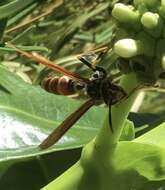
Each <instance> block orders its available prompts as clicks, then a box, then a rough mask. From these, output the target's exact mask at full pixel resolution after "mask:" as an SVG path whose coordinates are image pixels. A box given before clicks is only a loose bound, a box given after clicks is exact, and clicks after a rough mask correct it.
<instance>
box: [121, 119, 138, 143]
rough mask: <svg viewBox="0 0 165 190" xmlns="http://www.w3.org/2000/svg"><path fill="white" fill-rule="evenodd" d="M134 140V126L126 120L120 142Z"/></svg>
mask: <svg viewBox="0 0 165 190" xmlns="http://www.w3.org/2000/svg"><path fill="white" fill-rule="evenodd" d="M134 138H135V130H134V124H133V122H132V121H129V120H126V122H125V126H124V128H123V131H122V134H121V136H120V141H131V140H133V139H134Z"/></svg>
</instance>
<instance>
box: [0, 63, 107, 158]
mask: <svg viewBox="0 0 165 190" xmlns="http://www.w3.org/2000/svg"><path fill="white" fill-rule="evenodd" d="M0 85H2V86H3V87H5V89H7V91H9V92H10V93H8V92H6V91H5V90H1V92H0V127H1V134H0V151H1V154H0V161H5V160H11V159H18V158H21V159H24V158H27V157H31V156H36V155H40V154H43V153H45V152H51V151H56V150H64V149H71V148H76V147H81V146H83V145H84V144H86V143H87V142H89V141H90V140H91V139H92V138H93V137H94V136H95V135H96V134H97V132H98V129H99V128H100V126H101V125H102V124H103V120H104V118H103V116H104V115H106V114H105V113H106V109H105V108H99V107H93V108H92V109H91V110H90V111H88V113H86V114H85V115H84V116H83V117H82V119H80V121H79V122H77V123H76V124H75V125H74V127H73V128H72V129H71V130H70V131H69V132H68V133H67V134H66V135H65V136H64V137H63V138H62V139H61V140H60V141H59V142H58V143H57V144H56V145H54V146H53V147H51V148H50V149H49V150H45V151H41V150H39V148H38V145H39V144H40V143H41V141H43V140H44V139H45V137H46V136H47V135H48V134H49V133H50V132H51V131H52V130H53V129H54V128H55V127H57V126H58V125H59V124H60V123H61V122H62V121H63V120H64V119H65V118H66V117H67V116H68V115H69V114H70V113H71V112H73V111H74V110H76V109H77V108H78V107H79V105H80V104H81V102H79V101H76V100H73V99H70V98H68V97H63V96H57V95H53V94H49V93H47V92H45V91H44V90H42V89H41V88H40V87H33V86H32V85H29V84H27V83H25V82H23V81H22V80H21V79H20V78H19V77H17V76H15V75H14V74H13V73H11V72H9V71H8V70H7V69H5V68H3V67H2V66H1V67H0ZM100 113H101V114H100Z"/></svg>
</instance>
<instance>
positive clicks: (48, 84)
mask: <svg viewBox="0 0 165 190" xmlns="http://www.w3.org/2000/svg"><path fill="white" fill-rule="evenodd" d="M41 86H42V88H44V89H45V90H46V91H48V92H50V93H54V94H60V95H71V94H74V93H75V89H74V85H73V80H72V79H71V78H69V77H67V76H62V77H54V78H51V77H50V78H46V79H44V80H43V81H42V83H41Z"/></svg>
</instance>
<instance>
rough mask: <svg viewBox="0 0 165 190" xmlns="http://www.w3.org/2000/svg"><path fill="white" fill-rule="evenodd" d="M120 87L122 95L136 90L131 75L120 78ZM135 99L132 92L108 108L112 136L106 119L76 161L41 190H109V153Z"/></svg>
mask: <svg viewBox="0 0 165 190" xmlns="http://www.w3.org/2000/svg"><path fill="white" fill-rule="evenodd" d="M121 86H122V87H123V88H124V89H125V90H126V92H128V93H129V92H131V91H132V90H133V89H134V88H136V87H137V86H138V82H137V81H136V77H135V75H133V74H130V75H127V76H124V77H123V78H122V80H121ZM136 95H137V93H136V92H135V93H133V94H132V95H131V96H130V97H129V98H128V99H126V100H124V101H123V102H120V103H119V104H117V105H115V106H113V107H112V113H111V114H112V123H113V128H114V132H113V133H112V132H111V130H110V128H109V119H108V117H107V119H106V122H105V124H104V126H103V128H102V129H101V131H100V133H99V134H98V135H97V136H96V138H95V139H94V140H92V141H91V142H90V143H89V144H87V145H86V146H85V147H84V148H83V151H82V155H81V159H80V161H79V162H77V163H76V164H75V165H74V166H72V167H71V168H70V169H69V170H68V171H66V172H65V173H64V174H63V175H61V176H60V177H58V178H57V179H56V180H55V181H53V182H51V183H50V184H49V185H47V186H46V187H45V188H43V190H52V189H56V190H81V189H83V190H84V189H95V190H102V189H110V188H109V183H110V176H113V175H114V174H113V152H114V150H115V148H116V145H117V142H118V141H119V138H120V135H121V132H122V130H123V126H124V123H125V121H126V118H127V116H128V113H129V110H130V109H131V106H132V104H133V102H134V100H135V98H136ZM107 174H108V175H107Z"/></svg>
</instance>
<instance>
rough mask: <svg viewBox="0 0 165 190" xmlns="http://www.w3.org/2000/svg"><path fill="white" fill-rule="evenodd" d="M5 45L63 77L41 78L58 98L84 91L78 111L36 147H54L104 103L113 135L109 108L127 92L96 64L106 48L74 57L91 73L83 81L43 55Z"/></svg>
mask: <svg viewBox="0 0 165 190" xmlns="http://www.w3.org/2000/svg"><path fill="white" fill-rule="evenodd" d="M7 45H8V47H11V48H14V49H15V50H16V51H17V52H19V53H21V54H22V55H24V56H26V57H28V58H30V59H32V60H34V61H37V62H39V63H41V64H43V65H45V66H47V67H48V68H51V69H52V70H54V71H56V72H59V73H61V74H63V76H62V77H55V78H47V79H44V80H43V82H42V83H41V86H42V87H43V88H44V89H45V90H46V91H48V92H51V93H55V94H60V95H70V94H75V93H77V92H78V91H80V90H83V91H85V93H86V96H87V98H88V99H87V100H86V101H85V102H84V103H83V104H82V105H81V106H80V107H79V108H78V109H77V110H75V111H74V112H73V113H72V114H71V115H69V116H68V117H67V118H66V119H65V120H64V121H63V122H62V123H61V124H60V125H59V126H58V127H56V128H55V129H54V131H53V132H52V133H51V134H50V135H48V137H47V138H46V139H45V140H44V141H43V142H42V143H41V144H40V145H39V147H40V148H41V149H46V148H49V147H50V146H52V145H53V144H55V143H56V142H57V141H58V140H59V139H60V138H61V137H62V136H63V135H64V134H65V133H66V132H67V131H68V130H69V129H70V128H71V127H72V126H73V125H74V124H75V123H76V122H77V121H78V120H79V119H80V117H81V116H82V115H83V114H84V113H85V112H87V111H88V110H89V109H90V108H91V107H92V106H94V105H98V104H102V103H105V104H106V105H107V106H108V107H109V126H110V130H111V131H112V132H113V130H114V129H113V127H112V119H111V106H112V105H114V104H116V103H118V102H120V101H121V100H122V99H124V98H125V97H126V96H127V93H126V92H125V90H124V89H123V88H122V87H120V86H119V85H116V84H114V82H113V81H112V79H111V77H109V76H108V75H107V72H106V70H105V69H104V68H102V67H100V66H97V65H96V62H97V61H99V60H100V58H101V56H102V55H103V54H104V53H105V52H106V51H107V49H108V48H107V47H101V48H98V49H95V50H92V51H89V52H87V53H82V54H79V55H77V58H78V59H79V60H80V61H81V62H82V63H84V64H85V65H86V66H88V67H89V68H90V69H91V70H92V71H93V73H92V75H91V76H90V77H89V78H84V77H82V76H80V75H78V74H76V73H74V72H70V71H68V70H66V69H65V68H62V67H60V66H59V65H57V64H55V63H54V62H52V61H50V60H48V59H46V58H45V57H43V56H42V55H39V54H37V53H29V52H25V51H23V50H21V49H19V48H17V47H16V46H15V45H13V44H10V43H8V44H7Z"/></svg>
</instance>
